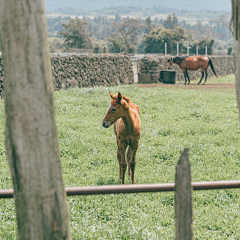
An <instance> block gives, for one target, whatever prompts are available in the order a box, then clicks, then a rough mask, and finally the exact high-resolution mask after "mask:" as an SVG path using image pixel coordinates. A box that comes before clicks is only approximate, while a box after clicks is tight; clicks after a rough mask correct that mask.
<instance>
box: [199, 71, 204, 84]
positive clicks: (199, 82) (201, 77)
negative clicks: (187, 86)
mask: <svg viewBox="0 0 240 240" xmlns="http://www.w3.org/2000/svg"><path fill="white" fill-rule="evenodd" d="M203 77H204V72H202V77H201V79H200V81H199V83H198V84H200V83H201V81H202V79H203Z"/></svg>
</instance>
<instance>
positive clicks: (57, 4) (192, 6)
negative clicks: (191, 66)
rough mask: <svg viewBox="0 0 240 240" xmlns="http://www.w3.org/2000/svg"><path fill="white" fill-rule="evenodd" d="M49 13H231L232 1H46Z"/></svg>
mask: <svg viewBox="0 0 240 240" xmlns="http://www.w3.org/2000/svg"><path fill="white" fill-rule="evenodd" d="M45 4H46V9H47V11H54V10H56V9H58V8H62V7H72V8H75V9H79V10H81V11H89V10H99V9H102V8H108V7H119V6H134V7H136V6H139V7H144V8H152V7H153V6H160V7H165V8H176V9H186V10H191V11H194V10H212V11H214V10H218V11H219V10H220V11H231V1H230V0H198V1H197V0H181V1H179V0H148V1H145V0H118V1H116V0H114V1H112V0H81V1H79V0H68V1H66V0H45Z"/></svg>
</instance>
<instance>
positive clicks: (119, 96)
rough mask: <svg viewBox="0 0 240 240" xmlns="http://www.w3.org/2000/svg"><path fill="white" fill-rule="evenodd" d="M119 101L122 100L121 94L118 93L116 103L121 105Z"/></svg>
mask: <svg viewBox="0 0 240 240" xmlns="http://www.w3.org/2000/svg"><path fill="white" fill-rule="evenodd" d="M121 100H122V94H121V93H120V92H118V96H117V103H121Z"/></svg>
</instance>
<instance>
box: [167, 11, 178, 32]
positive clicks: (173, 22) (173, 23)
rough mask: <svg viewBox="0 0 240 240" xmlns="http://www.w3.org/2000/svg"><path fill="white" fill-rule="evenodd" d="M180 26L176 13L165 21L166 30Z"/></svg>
mask: <svg viewBox="0 0 240 240" xmlns="http://www.w3.org/2000/svg"><path fill="white" fill-rule="evenodd" d="M177 25H178V18H177V16H176V14H175V13H173V14H172V16H171V15H168V16H167V19H166V20H164V21H163V26H164V27H165V28H166V29H174V27H176V26H177Z"/></svg>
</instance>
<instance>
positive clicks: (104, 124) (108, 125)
mask: <svg viewBox="0 0 240 240" xmlns="http://www.w3.org/2000/svg"><path fill="white" fill-rule="evenodd" d="M102 126H103V127H105V128H109V127H110V123H109V122H107V121H103V122H102Z"/></svg>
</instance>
